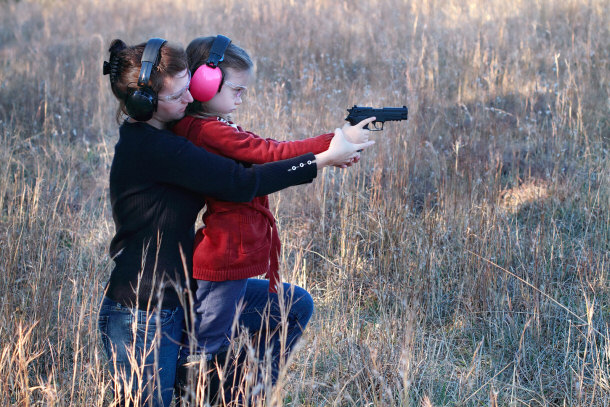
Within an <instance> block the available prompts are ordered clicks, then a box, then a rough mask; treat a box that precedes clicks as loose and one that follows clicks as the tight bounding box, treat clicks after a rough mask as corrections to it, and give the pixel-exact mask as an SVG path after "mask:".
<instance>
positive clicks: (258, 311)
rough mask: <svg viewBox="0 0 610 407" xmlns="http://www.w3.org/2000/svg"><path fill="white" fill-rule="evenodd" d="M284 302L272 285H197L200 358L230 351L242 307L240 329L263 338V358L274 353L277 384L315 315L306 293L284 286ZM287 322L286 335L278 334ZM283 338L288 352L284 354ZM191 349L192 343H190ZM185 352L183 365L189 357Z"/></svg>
mask: <svg viewBox="0 0 610 407" xmlns="http://www.w3.org/2000/svg"><path fill="white" fill-rule="evenodd" d="M283 288H284V289H283V297H282V298H281V300H280V297H279V296H278V294H275V293H270V292H269V281H268V280H259V279H244V280H235V281H220V282H218V281H203V280H197V291H196V293H195V304H194V311H195V318H194V319H195V321H194V335H195V337H196V339H197V346H193V348H195V349H194V351H195V353H201V354H208V355H210V354H217V353H219V352H222V351H223V350H226V349H227V348H228V347H229V344H230V342H229V340H230V338H231V336H232V334H233V332H232V326H233V322H234V318H235V315H236V312H237V307H238V306H239V305H240V302H241V303H242V305H241V307H242V308H240V310H241V312H240V313H239V314H238V318H239V319H238V321H237V322H238V326H239V327H240V329H241V328H246V329H248V332H249V333H250V335H251V336H254V335H256V334H258V338H257V339H258V356H259V358H262V357H263V356H264V355H265V354H266V350H267V348H268V347H272V353H271V355H272V364H271V367H272V372H271V373H272V379H273V383H275V381H276V380H277V377H278V373H279V366H280V362H281V361H282V360H285V359H286V358H287V357H288V355H289V354H290V352H291V350H292V348H293V347H294V345H295V344H296V342H297V341H298V339H299V338H300V337H301V335H302V334H303V330H304V329H305V326H307V323H308V322H309V319H310V318H311V315H312V314H313V308H314V307H313V299H312V298H311V295H309V293H308V292H307V291H305V290H304V289H303V288H301V287H297V286H294V285H290V284H287V283H284V285H283ZM282 316H283V317H284V318H283V319H284V321H285V322H286V324H285V328H284V329H285V330H284V332H281V330H280V329H279V328H280V326H281V324H282ZM282 336H284V338H285V339H284V340H285V342H284V347H283V348H282V346H281V345H282V342H281V341H282ZM186 342H187V343H188V340H187V341H186ZM189 353H190V352H189V348H188V347H184V348H183V349H182V350H181V352H180V359H181V360H184V359H186V357H187V356H188V355H189Z"/></svg>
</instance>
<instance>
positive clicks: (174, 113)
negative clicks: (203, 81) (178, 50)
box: [148, 69, 193, 129]
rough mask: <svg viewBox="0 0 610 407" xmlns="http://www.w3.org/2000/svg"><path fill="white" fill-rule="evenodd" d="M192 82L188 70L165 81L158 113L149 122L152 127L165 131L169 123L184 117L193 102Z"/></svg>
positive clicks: (159, 96) (160, 94) (159, 97)
mask: <svg viewBox="0 0 610 407" xmlns="http://www.w3.org/2000/svg"><path fill="white" fill-rule="evenodd" d="M190 82H191V75H190V72H189V71H188V69H185V70H184V71H182V72H180V73H178V74H177V75H176V76H171V77H169V78H167V79H166V80H165V85H164V86H163V89H161V91H160V92H159V95H158V99H159V102H158V104H157V111H156V112H155V113H154V114H153V117H152V119H150V120H149V121H148V123H149V124H150V125H151V126H154V127H156V128H158V129H163V128H165V126H166V124H167V123H168V122H171V121H174V120H179V119H182V118H183V117H184V110H185V109H186V106H187V105H188V104H189V103H191V102H192V101H193V97H192V96H191V92H189V84H190Z"/></svg>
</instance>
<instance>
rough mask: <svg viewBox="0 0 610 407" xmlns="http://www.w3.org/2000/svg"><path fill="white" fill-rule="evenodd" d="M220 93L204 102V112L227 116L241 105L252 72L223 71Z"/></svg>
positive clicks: (230, 69) (229, 69)
mask: <svg viewBox="0 0 610 407" xmlns="http://www.w3.org/2000/svg"><path fill="white" fill-rule="evenodd" d="M224 79H225V80H224V83H223V85H222V88H221V89H220V92H218V93H217V94H216V95H214V97H213V98H212V99H210V100H209V101H208V102H205V107H206V111H207V112H208V113H211V114H215V115H218V116H227V115H229V114H231V113H233V112H234V111H235V109H237V106H239V105H241V102H242V99H241V98H242V96H244V95H245V92H246V90H247V88H248V85H249V84H250V80H251V79H252V71H251V70H246V71H237V70H235V69H232V68H227V69H226V70H225V78H224Z"/></svg>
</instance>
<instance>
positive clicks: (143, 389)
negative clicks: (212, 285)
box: [98, 297, 184, 407]
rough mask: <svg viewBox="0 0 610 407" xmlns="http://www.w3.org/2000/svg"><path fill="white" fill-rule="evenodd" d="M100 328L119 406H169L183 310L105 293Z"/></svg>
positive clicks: (181, 328)
mask: <svg viewBox="0 0 610 407" xmlns="http://www.w3.org/2000/svg"><path fill="white" fill-rule="evenodd" d="M98 327H99V330H100V333H101V338H102V343H103V346H104V351H105V353H106V356H107V357H108V368H109V370H110V373H111V374H112V377H113V385H114V392H115V400H117V401H118V404H119V405H125V404H129V405H136V406H140V405H141V406H165V407H169V405H170V403H171V401H172V398H173V391H174V381H175V378H176V362H177V359H178V351H179V349H180V340H181V339H182V334H183V330H184V311H183V309H182V308H181V307H178V308H174V309H161V310H159V311H155V310H153V311H149V312H147V311H143V310H139V309H135V308H129V307H125V306H123V305H121V304H119V303H117V302H115V301H113V300H111V299H109V298H107V297H104V299H103V300H102V304H101V306H100V313H99V317H98ZM126 399H131V400H130V402H129V403H127V401H126Z"/></svg>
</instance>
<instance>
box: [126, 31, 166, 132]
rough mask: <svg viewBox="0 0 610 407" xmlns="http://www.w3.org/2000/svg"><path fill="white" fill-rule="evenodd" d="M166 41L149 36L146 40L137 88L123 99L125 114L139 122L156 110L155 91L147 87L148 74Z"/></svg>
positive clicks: (145, 119) (157, 60)
mask: <svg viewBox="0 0 610 407" xmlns="http://www.w3.org/2000/svg"><path fill="white" fill-rule="evenodd" d="M166 42H167V41H166V40H164V39H162V38H151V39H150V40H148V42H146V47H144V52H143V53H142V68H141V69H140V75H139V76H138V88H137V89H136V90H134V91H133V92H131V94H130V95H129V96H127V100H125V110H127V114H128V115H129V116H130V117H131V118H133V119H135V120H137V121H141V122H145V121H147V120H150V119H151V118H152V116H153V113H154V112H156V111H157V102H158V99H157V92H155V91H154V90H152V89H151V88H150V87H148V81H149V80H150V74H151V72H152V70H153V69H154V68H156V67H157V65H158V64H159V52H160V51H161V47H162V46H163V44H165V43H166Z"/></svg>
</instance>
